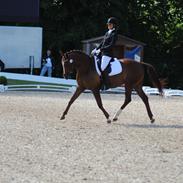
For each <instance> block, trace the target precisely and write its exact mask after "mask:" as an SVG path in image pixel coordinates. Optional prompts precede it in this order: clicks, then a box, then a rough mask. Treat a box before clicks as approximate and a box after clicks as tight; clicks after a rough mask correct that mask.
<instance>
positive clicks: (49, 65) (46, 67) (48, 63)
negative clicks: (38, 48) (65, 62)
mask: <svg viewBox="0 0 183 183" xmlns="http://www.w3.org/2000/svg"><path fill="white" fill-rule="evenodd" d="M52 69H53V57H52V55H51V50H49V49H48V50H47V51H46V57H45V58H44V59H43V67H42V69H41V73H40V76H44V75H45V73H46V72H48V77H51V76H52Z"/></svg>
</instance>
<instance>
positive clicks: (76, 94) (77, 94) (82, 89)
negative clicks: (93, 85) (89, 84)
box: [60, 87, 84, 120]
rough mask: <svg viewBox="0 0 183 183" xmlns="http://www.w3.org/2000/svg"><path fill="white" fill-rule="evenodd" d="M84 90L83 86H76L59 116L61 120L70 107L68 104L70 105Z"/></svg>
mask: <svg viewBox="0 0 183 183" xmlns="http://www.w3.org/2000/svg"><path fill="white" fill-rule="evenodd" d="M83 91H84V88H81V87H77V89H76V91H75V93H74V95H73V96H72V97H71V99H70V101H69V103H68V105H67V107H66V109H65V111H64V112H63V114H62V116H61V118H60V119H61V120H63V119H65V115H66V114H67V113H68V110H69V108H70V106H71V105H72V103H73V102H74V101H75V100H76V99H77V98H78V97H79V95H80V94H81V93H82V92H83Z"/></svg>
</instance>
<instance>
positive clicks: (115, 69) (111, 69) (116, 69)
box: [94, 55, 122, 76]
mask: <svg viewBox="0 0 183 183" xmlns="http://www.w3.org/2000/svg"><path fill="white" fill-rule="evenodd" d="M94 58H95V66H96V70H97V72H98V74H99V75H101V73H102V70H101V61H102V56H101V55H97V56H95V57H94ZM105 72H106V73H107V75H108V76H114V75H117V74H119V73H121V72H122V65H121V63H120V61H119V60H118V59H116V58H111V60H110V61H109V63H108V65H107V67H106V69H105Z"/></svg>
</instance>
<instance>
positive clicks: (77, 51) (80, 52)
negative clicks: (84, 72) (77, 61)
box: [65, 50, 90, 57]
mask: <svg viewBox="0 0 183 183" xmlns="http://www.w3.org/2000/svg"><path fill="white" fill-rule="evenodd" d="M73 52H75V53H78V54H82V55H83V54H84V55H86V56H89V55H87V54H86V53H84V52H83V51H82V50H70V51H68V52H66V53H65V54H71V53H73ZM89 57H90V56H89Z"/></svg>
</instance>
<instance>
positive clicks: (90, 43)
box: [82, 35, 145, 61]
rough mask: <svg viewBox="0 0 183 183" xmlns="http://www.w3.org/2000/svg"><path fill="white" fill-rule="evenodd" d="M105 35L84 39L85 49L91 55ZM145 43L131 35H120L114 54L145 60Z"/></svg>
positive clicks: (118, 56) (117, 56) (120, 56)
mask: <svg viewBox="0 0 183 183" xmlns="http://www.w3.org/2000/svg"><path fill="white" fill-rule="evenodd" d="M103 38H104V36H100V37H96V38H92V39H87V40H83V41H82V44H83V51H84V52H85V53H86V54H88V55H90V53H91V51H92V50H93V49H94V48H96V47H97V46H98V45H99V44H100V43H101V41H102V40H103ZM144 46H145V43H143V42H140V41H137V40H134V39H131V38H129V37H126V36H123V35H118V39H117V41H116V45H115V48H114V50H113V53H114V56H115V57H116V58H119V59H121V58H125V57H126V58H132V59H134V60H136V61H142V60H143V52H144Z"/></svg>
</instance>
